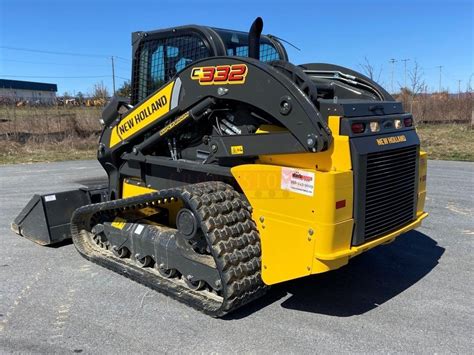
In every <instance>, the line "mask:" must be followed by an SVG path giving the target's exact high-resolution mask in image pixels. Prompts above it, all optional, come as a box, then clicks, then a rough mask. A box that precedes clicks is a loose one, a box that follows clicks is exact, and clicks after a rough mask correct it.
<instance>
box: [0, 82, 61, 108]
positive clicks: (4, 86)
mask: <svg viewBox="0 0 474 355" xmlns="http://www.w3.org/2000/svg"><path fill="white" fill-rule="evenodd" d="M57 91H58V86H57V85H56V84H48V83H36V82H32V81H20V80H7V79H0V102H1V101H7V102H18V101H29V102H30V103H44V104H52V103H55V102H56V92H57Z"/></svg>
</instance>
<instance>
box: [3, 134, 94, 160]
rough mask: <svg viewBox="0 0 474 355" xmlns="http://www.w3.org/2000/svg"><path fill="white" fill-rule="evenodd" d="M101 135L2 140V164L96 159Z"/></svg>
mask: <svg viewBox="0 0 474 355" xmlns="http://www.w3.org/2000/svg"><path fill="white" fill-rule="evenodd" d="M98 141H99V137H98V136H96V135H92V136H90V137H87V138H78V137H68V138H65V139H63V140H61V141H58V142H54V141H46V142H45V141H35V140H34V139H30V140H28V141H27V142H26V143H18V142H14V141H11V140H9V141H6V140H5V141H0V164H16V163H34V162H44V161H61V160H81V159H96V156H97V146H98Z"/></svg>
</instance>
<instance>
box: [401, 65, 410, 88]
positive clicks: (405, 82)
mask: <svg viewBox="0 0 474 355" xmlns="http://www.w3.org/2000/svg"><path fill="white" fill-rule="evenodd" d="M409 60H410V59H401V61H402V62H404V64H405V75H404V77H405V81H404V84H403V85H404V86H405V89H406V88H407V62H408V61H409Z"/></svg>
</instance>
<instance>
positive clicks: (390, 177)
mask: <svg viewBox="0 0 474 355" xmlns="http://www.w3.org/2000/svg"><path fill="white" fill-rule="evenodd" d="M417 156H418V147H417V146H410V147H405V148H400V149H394V150H389V151H384V152H377V153H369V154H367V170H366V171H367V175H366V185H365V193H366V195H365V226H364V235H365V240H368V239H371V238H374V237H377V236H380V235H382V234H385V233H388V232H390V231H392V230H394V229H396V228H398V227H400V226H402V225H404V224H406V223H408V222H410V221H412V220H413V218H414V215H415V196H416V194H415V189H416V179H417Z"/></svg>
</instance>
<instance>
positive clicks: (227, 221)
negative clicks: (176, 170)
mask: <svg viewBox="0 0 474 355" xmlns="http://www.w3.org/2000/svg"><path fill="white" fill-rule="evenodd" d="M172 199H178V200H181V201H183V203H184V205H185V206H186V207H187V208H189V209H191V210H192V211H193V212H194V213H195V215H196V216H197V217H198V219H199V220H200V223H201V229H202V231H203V232H204V234H205V236H206V239H207V243H208V245H209V248H210V250H211V254H212V255H213V257H214V260H215V262H216V265H217V269H218V271H219V275H220V277H221V284H222V291H221V296H222V297H221V300H220V301H219V300H217V299H216V298H215V297H209V296H208V295H207V294H206V293H205V292H200V291H193V290H190V289H189V288H187V287H186V286H184V285H181V284H180V283H178V282H176V281H173V279H166V278H163V277H161V276H159V274H158V273H157V272H154V271H151V270H150V269H147V268H140V267H138V266H136V265H135V264H133V263H132V262H131V260H130V259H119V258H116V257H113V256H111V254H110V253H109V252H107V251H104V250H103V249H100V248H99V247H98V246H96V245H95V243H94V242H93V241H92V239H91V233H90V231H91V229H92V227H93V223H94V222H93V221H97V220H100V218H101V217H102V218H104V217H105V218H107V219H108V220H112V219H113V218H115V217H116V216H120V213H122V212H124V211H127V210H130V209H134V208H143V207H146V206H154V205H162V204H166V203H167V201H170V200H172ZM164 207H166V206H164ZM71 234H72V239H73V242H74V245H75V246H76V248H77V250H78V251H79V253H81V254H82V255H83V256H84V257H85V258H86V259H88V260H90V261H92V262H94V263H96V264H99V265H101V266H103V267H106V268H108V269H110V270H112V271H115V272H117V273H119V274H122V275H124V276H126V277H128V278H130V279H132V280H134V281H137V282H139V283H141V284H144V285H145V286H148V287H150V288H152V289H155V290H157V291H160V292H162V293H164V294H167V295H168V296H171V297H173V298H174V299H177V300H179V301H181V302H183V303H185V304H188V305H190V306H192V307H194V308H196V309H198V310H200V311H202V312H204V313H206V314H208V315H211V316H213V317H221V316H223V315H225V314H227V313H229V312H232V311H234V310H236V309H237V308H239V307H241V306H243V305H244V304H246V303H248V302H250V301H252V300H254V299H256V298H258V297H260V296H262V295H263V294H264V292H265V290H266V287H265V286H264V284H263V282H262V280H261V275H260V271H261V249H260V238H259V235H258V231H257V229H256V225H255V223H254V222H253V221H252V219H251V207H250V205H249V204H248V203H247V202H246V201H245V200H244V199H242V197H241V196H240V194H239V193H238V192H236V191H235V190H234V189H233V188H232V187H231V186H229V185H227V184H224V183H222V182H204V183H198V184H192V185H187V186H184V187H179V188H173V189H167V190H160V191H159V192H154V193H151V194H146V195H141V196H137V197H132V198H127V199H121V200H115V201H110V202H102V203H97V204H92V205H87V206H83V207H80V208H78V209H77V210H76V211H75V212H74V214H73V216H72V219H71Z"/></svg>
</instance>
